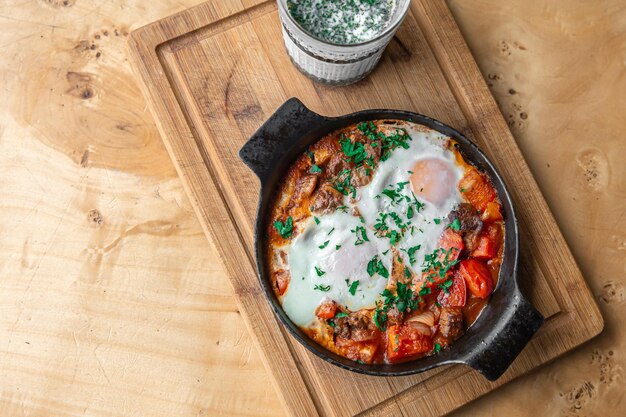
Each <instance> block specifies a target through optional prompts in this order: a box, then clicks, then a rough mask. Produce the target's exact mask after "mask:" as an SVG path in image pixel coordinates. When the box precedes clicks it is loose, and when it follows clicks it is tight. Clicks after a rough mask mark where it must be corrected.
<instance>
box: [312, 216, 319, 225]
mask: <svg viewBox="0 0 626 417" xmlns="http://www.w3.org/2000/svg"><path fill="white" fill-rule="evenodd" d="M313 220H315V224H320V219H318V218H317V217H315V216H313Z"/></svg>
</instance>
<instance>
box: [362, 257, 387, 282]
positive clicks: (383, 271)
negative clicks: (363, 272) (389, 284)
mask: <svg viewBox="0 0 626 417" xmlns="http://www.w3.org/2000/svg"><path fill="white" fill-rule="evenodd" d="M367 273H368V275H369V276H370V277H373V276H374V274H378V275H380V276H381V277H383V278H389V270H388V269H387V268H385V265H383V261H381V260H379V259H378V255H375V256H374V257H373V258H372V259H371V260H370V261H369V262H368V263H367Z"/></svg>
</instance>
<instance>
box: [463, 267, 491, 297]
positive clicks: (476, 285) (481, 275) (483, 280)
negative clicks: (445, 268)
mask: <svg viewBox="0 0 626 417" xmlns="http://www.w3.org/2000/svg"><path fill="white" fill-rule="evenodd" d="M459 273H460V274H461V276H462V277H463V279H464V280H465V283H466V284H467V288H468V289H469V290H470V292H471V293H472V294H474V295H475V296H476V297H478V298H483V299H484V298H487V297H488V296H489V294H491V292H492V291H493V279H492V278H491V272H490V271H489V268H487V265H485V264H484V263H483V262H481V261H479V260H477V259H473V258H472V259H466V260H464V261H461V263H460V264H459Z"/></svg>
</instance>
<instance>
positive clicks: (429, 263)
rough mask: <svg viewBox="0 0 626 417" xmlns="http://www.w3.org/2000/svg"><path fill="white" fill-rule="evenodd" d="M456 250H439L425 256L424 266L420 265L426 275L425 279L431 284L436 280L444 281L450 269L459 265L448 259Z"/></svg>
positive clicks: (456, 261)
mask: <svg viewBox="0 0 626 417" xmlns="http://www.w3.org/2000/svg"><path fill="white" fill-rule="evenodd" d="M458 250H459V249H457V248H450V249H448V250H446V249H443V248H439V249H435V250H434V251H433V252H432V253H430V254H428V255H426V256H425V257H424V264H423V265H422V272H427V273H428V275H427V276H426V278H427V279H428V280H429V281H431V282H433V281H435V279H437V278H439V279H444V278H445V277H446V274H447V273H448V271H449V270H450V268H452V267H453V266H454V265H456V264H457V263H459V260H458V259H457V260H452V259H451V258H450V256H451V255H452V253H453V251H458ZM450 285H451V284H450Z"/></svg>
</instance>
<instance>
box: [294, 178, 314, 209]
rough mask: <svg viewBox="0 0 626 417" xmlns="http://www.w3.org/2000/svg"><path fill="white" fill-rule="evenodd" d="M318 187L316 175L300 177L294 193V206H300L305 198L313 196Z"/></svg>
mask: <svg viewBox="0 0 626 417" xmlns="http://www.w3.org/2000/svg"><path fill="white" fill-rule="evenodd" d="M316 185H317V177H316V176H315V175H303V176H302V177H300V178H299V179H298V181H297V182H296V188H295V190H294V192H293V197H292V204H299V203H300V202H301V201H302V200H303V199H304V198H306V197H308V196H310V195H311V194H313V191H315V186H316Z"/></svg>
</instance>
